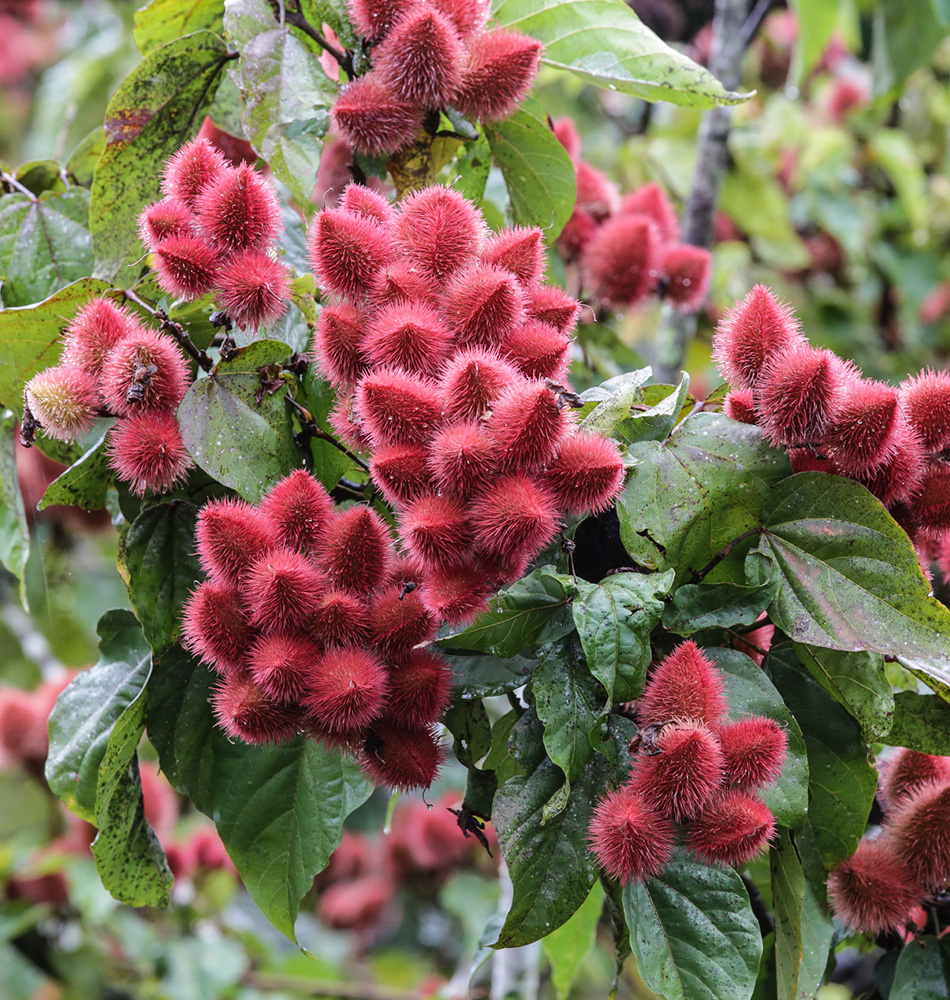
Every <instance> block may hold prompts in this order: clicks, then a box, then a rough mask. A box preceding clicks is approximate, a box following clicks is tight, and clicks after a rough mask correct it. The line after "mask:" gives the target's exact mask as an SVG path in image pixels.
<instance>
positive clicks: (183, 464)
mask: <svg viewBox="0 0 950 1000" xmlns="http://www.w3.org/2000/svg"><path fill="white" fill-rule="evenodd" d="M106 452H107V454H108V456H109V465H110V467H111V468H112V469H113V470H114V472H115V474H116V475H117V476H118V477H119V479H121V480H122V481H123V482H125V483H128V484H129V488H130V489H131V491H132V492H133V493H134V494H135V495H136V496H144V495H145V494H146V493H149V492H152V493H167V492H168V491H169V490H170V489H172V487H174V486H175V485H176V484H178V483H180V482H181V481H182V480H183V479H184V478H185V475H186V474H187V472H188V470H189V469H191V468H193V467H194V464H195V463H194V462H193V461H192V458H191V455H189V454H188V449H187V448H186V447H185V443H184V441H182V439H181V431H180V430H179V428H178V421H177V420H176V419H175V414H174V413H167V412H162V411H158V412H155V411H151V410H149V411H146V412H145V413H135V414H133V415H132V416H131V417H126V418H125V419H124V420H120V421H118V422H117V423H116V425H115V426H114V427H113V428H112V430H111V431H109V441H108V444H107V445H106Z"/></svg>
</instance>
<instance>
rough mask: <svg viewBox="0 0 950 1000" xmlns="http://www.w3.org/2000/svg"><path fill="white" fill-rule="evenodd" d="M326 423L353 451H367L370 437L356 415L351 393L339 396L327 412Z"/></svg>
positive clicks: (370, 440) (369, 446) (370, 445)
mask: <svg viewBox="0 0 950 1000" xmlns="http://www.w3.org/2000/svg"><path fill="white" fill-rule="evenodd" d="M327 423H328V424H329V425H330V427H331V429H332V430H333V433H334V434H336V436H337V437H338V438H339V439H340V440H341V441H342V442H343V443H344V444H345V445H346V446H347V447H348V448H352V449H353V451H369V450H370V448H371V447H372V444H373V442H372V439H371V438H370V436H369V434H368V433H367V432H366V430H365V429H364V428H363V424H362V423H361V422H360V420H359V419H358V418H357V416H356V410H355V402H354V397H353V394H348V395H346V396H342V397H340V398H339V399H338V400H337V402H336V404H335V405H334V407H333V409H332V410H330V412H329V414H327Z"/></svg>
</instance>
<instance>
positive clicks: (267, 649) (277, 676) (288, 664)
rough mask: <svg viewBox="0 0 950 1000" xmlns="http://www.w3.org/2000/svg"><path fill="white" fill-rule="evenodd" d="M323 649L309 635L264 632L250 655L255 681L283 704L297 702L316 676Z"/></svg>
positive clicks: (249, 659) (248, 659) (269, 696)
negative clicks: (269, 633) (268, 633)
mask: <svg viewBox="0 0 950 1000" xmlns="http://www.w3.org/2000/svg"><path fill="white" fill-rule="evenodd" d="M319 659H320V648H319V646H317V645H316V644H315V643H313V642H311V641H310V640H309V639H308V638H307V637H306V636H303V635H293V634H290V633H276V634H273V635H262V636H261V637H260V638H259V639H258V640H257V641H256V642H255V643H254V645H253V646H251V648H250V650H249V651H248V654H247V666H248V669H249V670H250V672H251V678H252V679H253V681H254V683H255V684H256V685H257V686H258V687H259V688H260V689H261V690H262V691H263V692H264V694H266V695H267V697H268V698H273V700H274V701H276V702H278V703H279V704H281V705H295V704H297V703H298V702H299V701H300V699H301V698H302V697H303V696H304V693H305V692H306V691H307V690H308V689H309V687H310V684H311V682H312V680H313V678H314V671H315V670H316V667H317V661H318V660H319Z"/></svg>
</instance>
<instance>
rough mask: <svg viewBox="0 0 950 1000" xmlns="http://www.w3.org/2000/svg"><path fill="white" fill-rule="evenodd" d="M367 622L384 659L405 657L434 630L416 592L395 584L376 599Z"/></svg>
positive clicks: (429, 637)
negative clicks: (383, 654) (384, 655)
mask: <svg viewBox="0 0 950 1000" xmlns="http://www.w3.org/2000/svg"><path fill="white" fill-rule="evenodd" d="M369 623H370V624H369V631H370V639H371V641H372V642H373V643H374V644H375V645H377V646H379V647H380V649H382V650H383V651H384V652H385V653H386V655H387V656H390V657H395V658H402V657H405V656H406V655H407V654H408V652H409V650H411V649H412V647H413V646H418V645H419V644H420V643H423V642H430V641H431V640H432V639H434V638H435V633H436V629H437V625H436V622H435V620H434V619H433V618H432V616H431V615H430V614H429V612H428V611H427V610H426V607H425V605H424V604H423V603H422V601H420V600H419V594H418V593H417V591H415V590H407V589H406V588H404V587H403V586H401V585H400V584H398V583H394V584H391V585H390V586H389V587H387V588H386V589H385V590H382V591H380V592H379V594H378V595H377V596H376V597H375V599H374V600H373V606H372V608H371V609H370V613H369ZM425 721H428V722H431V721H434V720H431V719H428V720H425Z"/></svg>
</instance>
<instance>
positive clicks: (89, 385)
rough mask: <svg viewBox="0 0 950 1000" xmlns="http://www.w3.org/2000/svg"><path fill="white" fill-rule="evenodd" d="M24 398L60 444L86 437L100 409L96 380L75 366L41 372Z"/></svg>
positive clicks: (68, 365)
mask: <svg viewBox="0 0 950 1000" xmlns="http://www.w3.org/2000/svg"><path fill="white" fill-rule="evenodd" d="M23 397H24V399H25V401H26V403H27V405H28V406H29V408H30V412H31V413H32V414H33V416H34V417H35V418H36V419H37V420H38V421H39V423H40V425H41V426H42V428H43V430H44V431H45V432H46V434H47V435H48V436H49V437H51V438H56V439H57V440H59V441H75V440H77V439H78V438H80V437H82V436H83V434H85V433H86V431H88V430H89V429H90V428H91V427H92V425H93V422H94V421H95V419H96V411H97V409H98V406H99V391H98V388H97V384H96V379H95V378H94V376H92V375H90V374H89V373H88V372H87V371H85V370H84V369H82V368H80V367H79V366H78V365H71V364H63V365H57V366H56V367H55V368H46V369H44V370H43V371H41V372H38V373H37V374H36V375H34V376H33V378H31V379H30V381H29V382H27V383H26V385H25V386H24V389H23Z"/></svg>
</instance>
